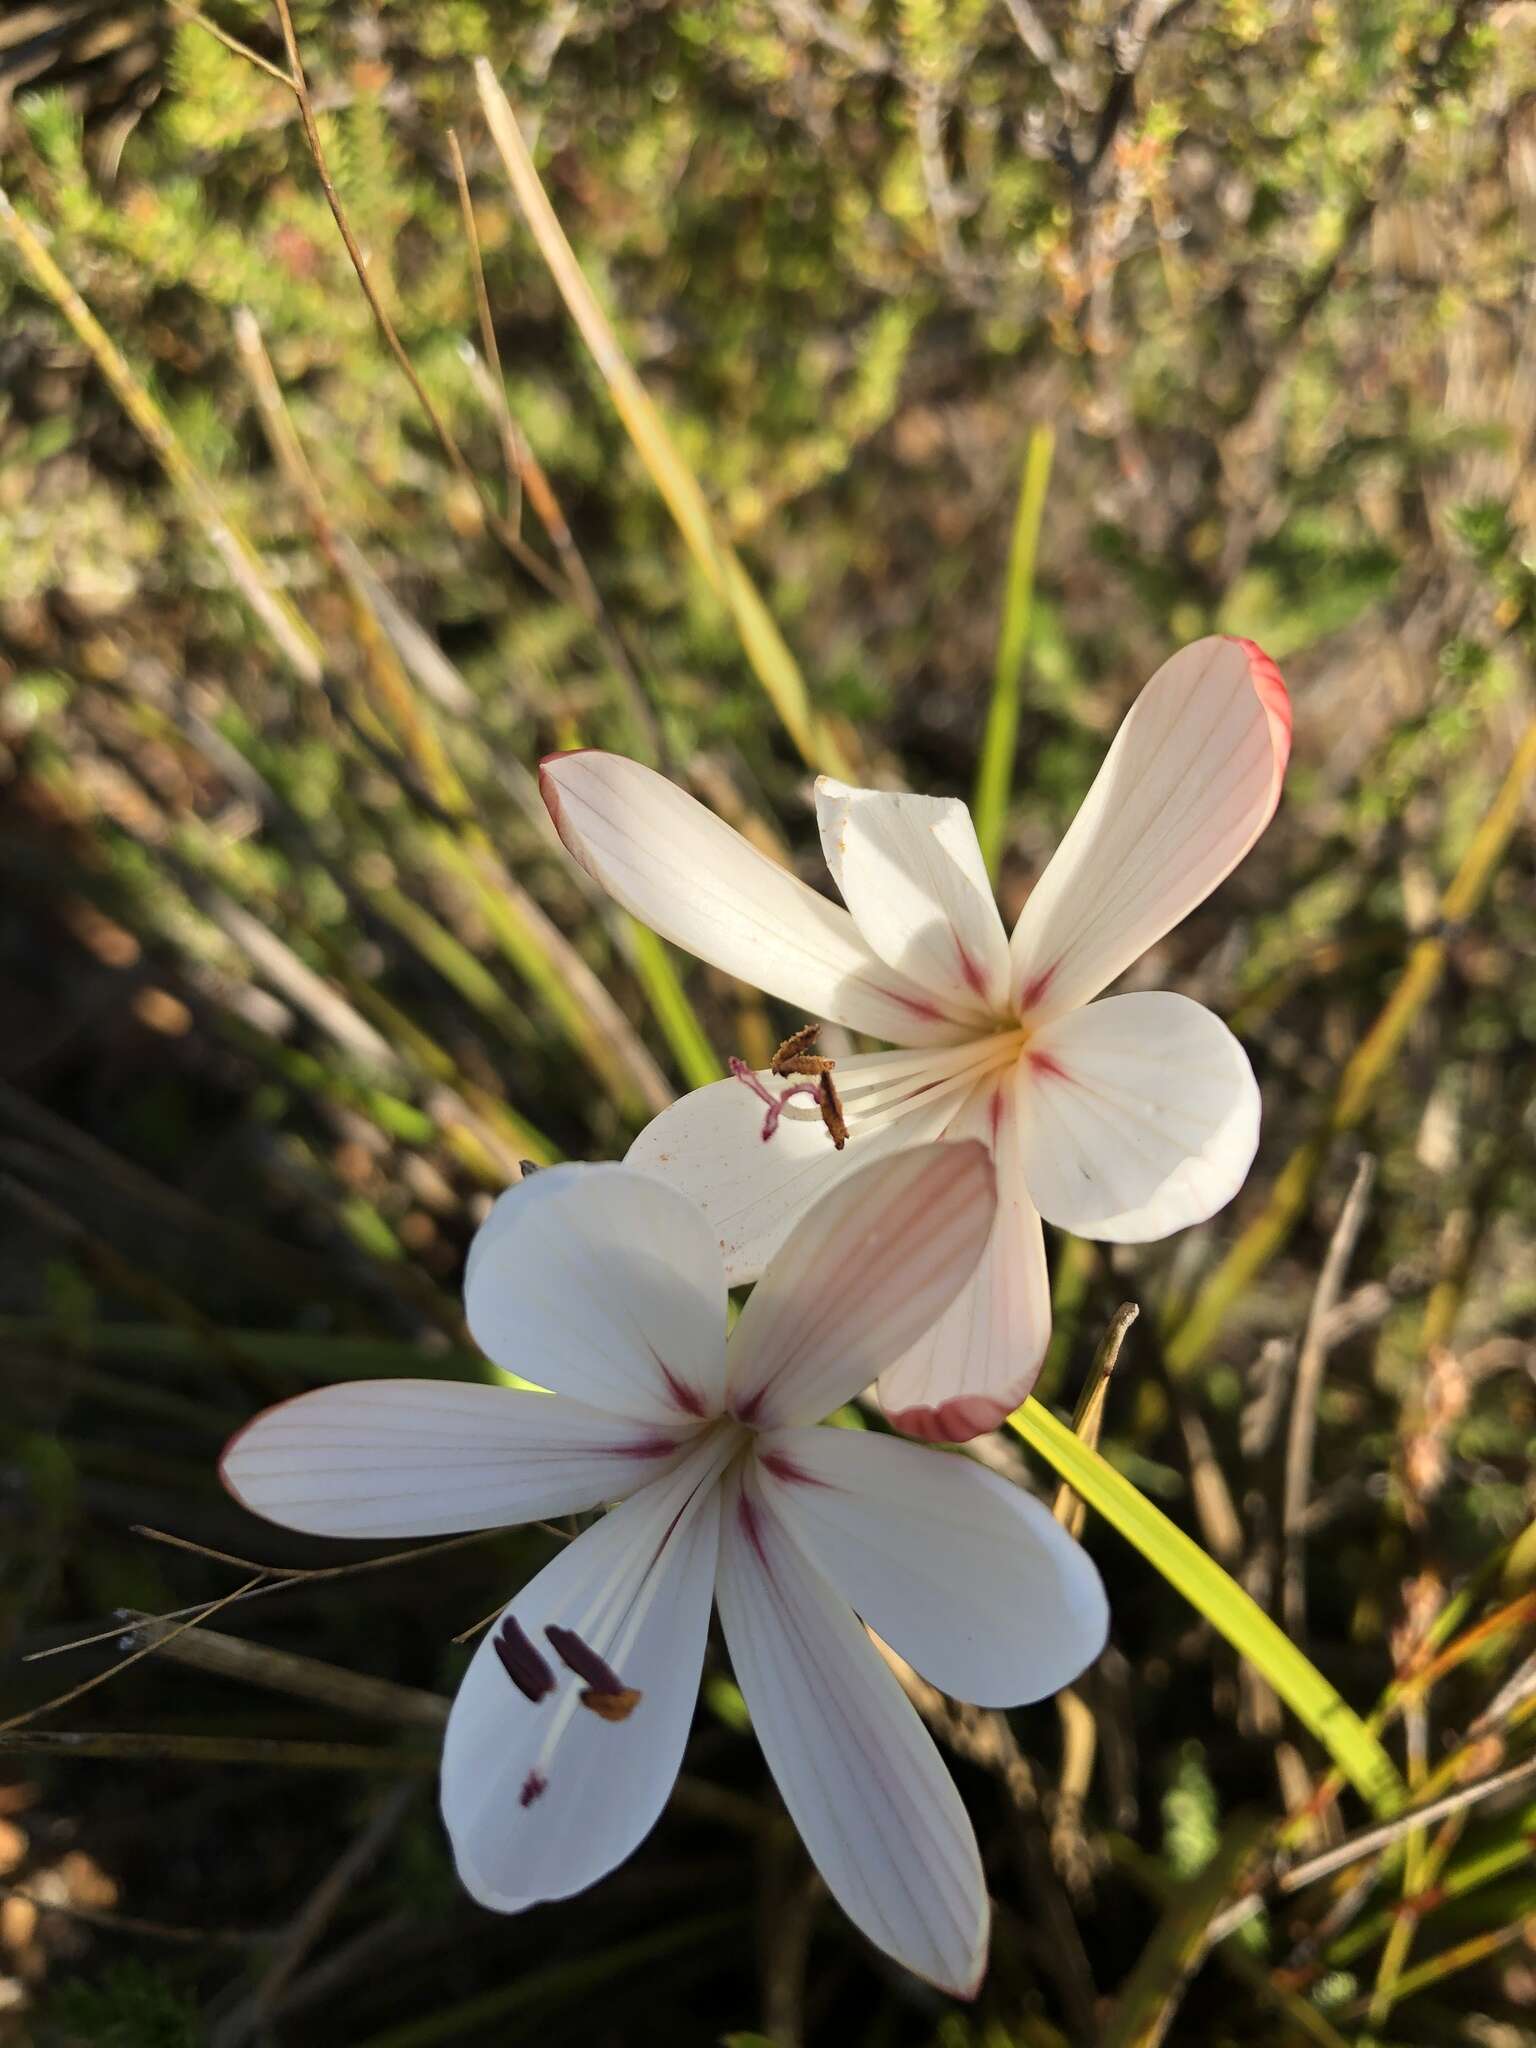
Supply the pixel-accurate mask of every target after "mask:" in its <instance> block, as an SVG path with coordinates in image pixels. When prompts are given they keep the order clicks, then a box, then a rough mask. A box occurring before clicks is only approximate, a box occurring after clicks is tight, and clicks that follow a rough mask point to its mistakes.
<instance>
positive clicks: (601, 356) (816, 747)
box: [475, 57, 848, 775]
mask: <svg viewBox="0 0 1536 2048" xmlns="http://www.w3.org/2000/svg"><path fill="white" fill-rule="evenodd" d="M475 82H476V84H477V86H478V87H479V91H480V103H481V106H482V107H483V109H484V111H485V118H486V122H487V125H488V126H489V128H490V131H491V139H492V141H493V142H494V143H495V145H496V149H497V152H498V154H499V155H500V157H501V161H502V165H503V168H504V169H505V171H506V174H507V179H508V182H509V183H510V184H511V186H512V190H513V192H514V193H515V195H516V197H517V202H518V204H519V206H520V207H521V208H522V212H523V218H524V219H525V220H526V221H527V223H528V227H529V230H530V232H531V233H532V235H533V238H534V240H535V241H536V242H537V243H538V245H539V253H540V254H541V255H542V256H543V258H544V261H545V263H546V264H547V265H548V268H549V273H550V276H551V277H552V278H553V279H554V281H555V283H556V285H557V286H558V287H559V290H560V294H561V296H562V297H563V298H564V300H565V303H566V306H567V308H568V310H569V312H570V315H571V318H572V319H573V320H574V321H575V323H576V326H577V328H578V330H579V331H580V334H581V337H582V340H583V341H584V342H585V343H586V344H587V347H588V349H589V350H590V352H591V355H592V360H593V362H594V363H595V364H596V366H597V370H598V374H599V375H600V376H601V377H602V379H603V382H604V384H606V386H607V387H608V393H609V396H610V397H611V398H612V400H613V404H614V409H615V410H616V411H617V413H618V415H619V418H620V419H621V420H622V422H623V424H624V428H625V431H626V432H627V433H628V435H629V437H630V439H631V441H633V443H634V445H635V449H636V452H637V453H638V455H639V456H640V459H641V461H642V462H643V463H644V464H645V466H646V468H647V469H648V470H649V472H650V475H651V479H652V481H653V482H654V484H655V485H656V488H657V490H658V491H659V492H660V493H661V496H662V499H663V501H664V502H665V504H666V507H667V510H668V511H669V512H670V513H671V515H672V518H673V520H674V522H675V523H676V526H677V529H678V532H679V533H680V534H681V535H682V537H683V541H684V544H685V545H686V547H687V549H688V552H689V554H690V555H691V556H692V557H693V561H694V564H695V566H696V567H697V569H698V570H699V572H700V574H701V575H702V576H703V578H704V581H705V582H706V583H707V584H708V585H709V587H710V589H711V590H713V591H714V593H715V595H716V597H717V598H718V599H719V600H720V602H721V603H722V604H724V605H725V606H726V608H727V609H728V610H729V612H730V614H731V617H732V619H733V621H734V622H735V626H736V632H737V636H738V638H739V639H740V641H741V646H742V652H743V653H744V654H745V655H746V658H747V660H748V662H749V663H750V665H751V667H752V670H753V673H754V674H755V675H756V677H757V679H758V681H759V682H760V683H761V684H762V686H763V689H764V691H765V693H766V695H767V697H768V701H769V702H770V703H771V704H772V705H773V708H774V710H775V711H776V712H777V713H778V715H779V718H780V720H781V721H782V722H783V726H784V730H785V731H786V732H787V733H788V734H789V736H790V738H791V739H792V740H793V741H794V744H795V746H796V748H797V750H798V751H799V754H800V757H801V759H802V760H803V761H804V762H805V764H806V766H807V767H808V768H811V769H825V770H826V771H827V772H828V773H829V774H832V775H846V774H847V773H848V766H847V763H846V762H845V761H844V760H843V758H842V755H841V753H840V751H839V749H838V746H837V742H836V740H835V738H834V737H833V735H832V733H831V732H830V731H828V729H827V728H826V726H825V725H824V724H823V723H822V722H821V721H820V720H818V719H817V718H816V716H815V714H814V712H813V710H812V708H811V700H810V695H809V693H808V691H807V690H806V686H805V678H804V677H803V676H802V675H801V673H800V667H799V664H798V663H797V662H796V660H795V658H794V656H793V654H791V653H790V651H789V647H788V645H787V643H786V642H785V639H784V636H783V634H782V633H780V631H779V629H778V627H777V625H776V624H775V623H774V620H773V615H772V614H771V613H770V611H769V610H768V607H767V605H766V604H764V602H763V600H762V598H761V597H760V596H759V595H758V591H757V586H756V585H755V584H754V583H753V581H752V579H751V577H750V576H749V575H748V574H747V571H746V569H745V568H744V567H743V565H742V562H741V560H740V558H739V556H738V555H737V553H736V550H735V549H734V548H733V547H732V546H731V544H730V542H729V540H727V539H726V537H725V536H724V534H723V533H721V532H720V531H719V529H718V528H717V526H716V523H715V518H714V515H713V513H712V512H711V511H710V508H709V501H708V499H707V498H706V496H705V494H704V490H703V487H702V485H701V484H700V483H699V480H698V478H697V477H696V476H695V475H694V473H693V471H692V470H691V469H690V468H689V466H688V464H687V462H686V461H685V460H684V457H683V454H682V451H681V450H680V449H679V447H678V445H677V443H676V441H675V440H674V439H673V437H672V434H671V431H670V430H669V428H668V427H667V424H666V422H665V420H664V419H663V418H662V415H661V411H660V408H659V407H658V406H657V404H656V402H655V400H654V399H653V398H652V397H651V395H650V393H649V392H648V391H647V390H646V388H645V386H644V385H643V384H642V383H641V381H640V378H639V377H638V376H637V375H636V373H635V371H634V369H633V367H632V366H631V364H630V362H629V359H628V357H627V356H626V355H625V354H624V351H623V349H622V347H621V346H620V343H619V340H618V337H617V335H615V333H614V331H613V327H612V325H611V324H610V322H609V320H608V316H607V315H606V313H604V311H603V309H602V307H601V305H600V304H599V303H598V299H597V295H596V293H595V292H594V291H593V290H592V287H591V285H590V284H588V282H587V280H586V277H585V275H584V273H583V272H582V269H581V266H580V264H579V263H578V262H577V261H576V257H575V253H574V251H573V250H572V248H571V245H570V243H569V242H568V241H567V240H566V237H565V230H564V229H563V228H562V227H561V225H560V222H559V220H558V219H557V217H556V214H555V210H554V208H553V207H552V206H551V205H550V203H549V197H548V194H547V193H546V192H545V190H544V187H543V184H542V182H541V181H540V178H539V174H538V172H537V170H536V169H535V168H534V162H533V157H532V155H531V154H530V152H529V149H528V145H527V143H526V142H525V141H524V140H523V133H522V130H521V129H520V128H519V127H518V125H517V117H516V115H515V114H514V113H513V111H512V105H511V102H510V101H509V100H508V98H507V96H506V94H505V93H504V92H503V91H502V89H501V86H500V84H499V83H498V81H497V77H496V73H495V71H494V70H493V69H492V67H491V65H490V63H489V62H488V61H487V59H486V58H484V57H480V58H478V59H477V60H476V63H475Z"/></svg>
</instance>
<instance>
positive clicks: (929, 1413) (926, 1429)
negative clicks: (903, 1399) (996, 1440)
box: [885, 1394, 1024, 1444]
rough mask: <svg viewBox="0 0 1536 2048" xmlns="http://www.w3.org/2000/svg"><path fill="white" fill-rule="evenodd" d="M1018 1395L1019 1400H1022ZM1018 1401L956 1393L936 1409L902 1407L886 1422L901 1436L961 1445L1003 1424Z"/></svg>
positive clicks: (929, 1442) (929, 1441)
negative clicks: (898, 1431) (951, 1398)
mask: <svg viewBox="0 0 1536 2048" xmlns="http://www.w3.org/2000/svg"><path fill="white" fill-rule="evenodd" d="M1023 1398H1024V1397H1023V1395H1022V1394H1021V1395H1020V1396H1019V1400H1020V1401H1021V1400H1022V1399H1023ZM1017 1406H1018V1401H999V1400H998V1399H996V1397H995V1396H994V1395H991V1394H959V1395H956V1397H955V1398H954V1399H953V1400H950V1401H941V1402H940V1403H939V1405H938V1407H937V1408H903V1409H901V1410H899V1411H898V1412H897V1413H895V1414H892V1413H891V1412H890V1411H889V1410H887V1411H886V1417H885V1419H886V1421H887V1422H888V1423H889V1424H890V1425H891V1427H892V1429H899V1430H900V1431H901V1433H902V1435H903V1436H915V1437H917V1438H919V1439H920V1440H921V1441H922V1442H923V1443H925V1444H963V1443H968V1442H969V1441H970V1439H971V1438H972V1437H973V1436H985V1435H987V1433H988V1431H990V1430H994V1429H996V1428H997V1427H998V1425H999V1423H1002V1422H1005V1421H1006V1420H1007V1419H1008V1417H1009V1416H1010V1415H1011V1414H1012V1413H1013V1411H1014V1409H1015V1408H1016V1407H1017Z"/></svg>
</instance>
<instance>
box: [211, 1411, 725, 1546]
mask: <svg viewBox="0 0 1536 2048" xmlns="http://www.w3.org/2000/svg"><path fill="white" fill-rule="evenodd" d="M697 1427H698V1425H697V1424H687V1425H684V1426H682V1427H678V1428H670V1429H669V1428H661V1427H657V1426H653V1425H645V1424H641V1425H638V1426H637V1425H636V1424H635V1423H633V1422H625V1421H624V1420H623V1419H622V1418H620V1417H616V1416H613V1415H609V1414H606V1413H604V1412H603V1411H602V1410H600V1409H597V1408H587V1407H584V1406H582V1405H581V1404H580V1403H579V1402H576V1401H566V1400H562V1399H561V1398H560V1397H559V1396H558V1395H554V1394H527V1393H517V1392H514V1391H513V1390H512V1389H511V1388H510V1387H486V1386H474V1385H463V1384H461V1383H459V1382H456V1381H453V1380H360V1381H354V1382H352V1383H350V1384H346V1385H342V1386H335V1387H318V1388H316V1390H315V1391H314V1392H313V1393H312V1394H299V1395H297V1396H296V1397H295V1398H294V1399H293V1400H291V1401H282V1402H279V1403H278V1405H277V1406H276V1407H275V1408H269V1409H268V1410H267V1411H266V1413H265V1414H263V1415H258V1416H257V1417H256V1419H255V1421H254V1422H251V1423H248V1424H247V1425H246V1427H245V1428H244V1429H242V1430H241V1431H240V1433H239V1434H238V1435H237V1436H236V1437H234V1438H233V1439H232V1440H231V1442H230V1445H229V1447H228V1449H227V1450H226V1451H225V1453H224V1456H223V1459H222V1460H221V1461H220V1466H219V1471H220V1475H221V1477H222V1478H223V1481H224V1484H225V1485H226V1486H227V1487H228V1488H229V1490H230V1492H231V1493H232V1494H233V1495H234V1497H235V1499H236V1500H238V1501H239V1502H240V1504H241V1506H242V1507H247V1508H249V1509H250V1510H251V1512H252V1514H257V1515H264V1516H265V1517H266V1519H267V1520H268V1521H269V1522H278V1523H281V1524H282V1526H283V1527H284V1528H286V1529H302V1530H303V1531H304V1532H305V1533H306V1534H307V1535H311V1536H366V1537H384V1536H446V1535H450V1534H452V1533H454V1532H456V1531H458V1530H461V1529H498V1528H502V1527H505V1526H507V1525H509V1524H511V1523H514V1522H528V1521H533V1520H535V1519H537V1518H538V1517H539V1516H541V1515H560V1514H568V1513H570V1512H571V1511H572V1510H574V1509H578V1508H590V1507H597V1506H599V1505H600V1504H601V1503H603V1502H605V1501H611V1500H622V1499H623V1497H624V1496H625V1495H626V1494H630V1493H633V1492H634V1491H635V1490H636V1488H637V1487H640V1486H644V1485H645V1484H647V1482H648V1481H650V1480H653V1479H655V1478H656V1477H657V1476H658V1475H659V1474H660V1473H662V1472H664V1471H666V1469H667V1467H668V1466H669V1464H671V1463H672V1462H674V1461H675V1460H676V1458H677V1457H678V1456H679V1454H680V1452H681V1449H682V1447H683V1446H684V1445H685V1444H687V1443H688V1442H690V1441H691V1440H692V1438H693V1436H694V1435H695V1433H696V1431H697Z"/></svg>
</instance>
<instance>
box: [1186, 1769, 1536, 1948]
mask: <svg viewBox="0 0 1536 2048" xmlns="http://www.w3.org/2000/svg"><path fill="white" fill-rule="evenodd" d="M1531 1778H1536V1757H1527V1758H1526V1760H1525V1761H1524V1763H1519V1764H1515V1765H1514V1766H1513V1767H1512V1768H1511V1769H1510V1770H1507V1771H1500V1772H1499V1773H1498V1775H1497V1776H1496V1777H1492V1778H1481V1779H1479V1780H1478V1782H1477V1783H1476V1784H1475V1785H1463V1786H1461V1787H1459V1789H1458V1790H1456V1791H1455V1792H1447V1793H1446V1794H1445V1795H1444V1796H1443V1797H1442V1798H1439V1799H1434V1800H1431V1801H1430V1803H1429V1804H1428V1805H1427V1806H1417V1807H1411V1808H1410V1809H1409V1810H1408V1811H1407V1812H1405V1813H1400V1814H1398V1815H1397V1816H1396V1818H1395V1819H1393V1820H1388V1821H1383V1822H1382V1824H1381V1825H1380V1827H1374V1828H1367V1829H1366V1830H1365V1832H1364V1833H1363V1834H1359V1835H1352V1836H1351V1837H1350V1839H1349V1840H1348V1841H1347V1842H1340V1843H1339V1845H1338V1847H1337V1848H1334V1849H1325V1850H1323V1851H1322V1852H1321V1854H1319V1855H1317V1856H1311V1857H1308V1859H1307V1861H1306V1862H1305V1863H1297V1864H1293V1865H1292V1867H1291V1868H1290V1869H1289V1870H1286V1871H1282V1872H1280V1873H1279V1874H1278V1875H1277V1876H1276V1877H1275V1878H1274V1879H1273V1880H1272V1885H1271V1888H1272V1889H1274V1890H1275V1891H1278V1892H1283V1893H1286V1894H1289V1893H1291V1892H1299V1891H1304V1890H1305V1889H1306V1887H1307V1886H1308V1885H1311V1884H1317V1883H1318V1882H1319V1881H1320V1880H1321V1879H1323V1878H1325V1877H1331V1876H1332V1875H1333V1873H1334V1872H1335V1871H1336V1870H1346V1869H1348V1867H1349V1866H1350V1864H1352V1863H1358V1862H1360V1860H1361V1859H1362V1857H1366V1856H1375V1855H1378V1854H1379V1853H1380V1852H1381V1851H1382V1850H1383V1849H1390V1848H1391V1847H1392V1846H1393V1844H1394V1843H1396V1842H1400V1841H1401V1840H1402V1839H1403V1837H1404V1836H1405V1835H1409V1834H1412V1833H1414V1832H1416V1831H1417V1830H1418V1829H1420V1828H1426V1827H1430V1826H1432V1825H1433V1824H1434V1822H1435V1821H1437V1820H1444V1818H1445V1816H1446V1815H1447V1814H1449V1813H1459V1812H1460V1811H1461V1810H1462V1808H1463V1807H1466V1806H1472V1805H1474V1804H1476V1803H1477V1802H1479V1801H1481V1800H1484V1799H1492V1798H1494V1797H1496V1796H1497V1795H1498V1794H1499V1793H1500V1792H1511V1791H1513V1790H1514V1788H1515V1787H1516V1786H1517V1785H1523V1784H1525V1783H1527V1782H1528V1781H1529V1780H1530V1779H1531ZM1262 1906H1263V1899H1262V1896H1261V1892H1260V1891H1254V1892H1252V1893H1250V1894H1249V1895H1248V1896H1247V1897H1246V1898H1242V1899H1239V1900H1238V1901H1237V1902H1236V1903H1235V1904H1234V1905H1231V1906H1229V1907H1228V1908H1227V1910H1226V1911H1225V1912H1224V1913H1222V1914H1219V1915H1218V1916H1217V1918H1216V1919H1215V1920H1213V1921H1212V1922H1211V1939H1212V1940H1213V1941H1221V1940H1223V1939H1225V1937H1226V1936H1227V1935H1229V1934H1231V1933H1232V1932H1233V1930H1234V1929H1235V1928H1238V1927H1241V1926H1242V1925H1243V1923H1244V1922H1245V1921H1247V1920H1251V1919H1252V1918H1253V1916H1254V1914H1255V1913H1257V1912H1259V1911H1260V1910H1261V1909H1262Z"/></svg>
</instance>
